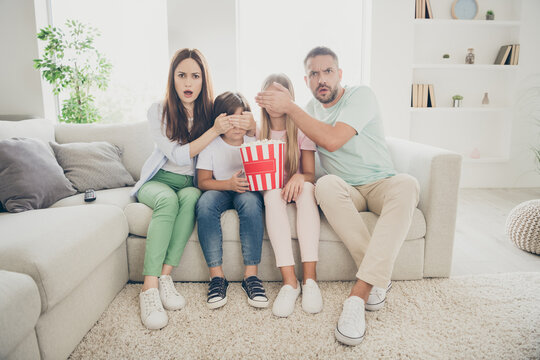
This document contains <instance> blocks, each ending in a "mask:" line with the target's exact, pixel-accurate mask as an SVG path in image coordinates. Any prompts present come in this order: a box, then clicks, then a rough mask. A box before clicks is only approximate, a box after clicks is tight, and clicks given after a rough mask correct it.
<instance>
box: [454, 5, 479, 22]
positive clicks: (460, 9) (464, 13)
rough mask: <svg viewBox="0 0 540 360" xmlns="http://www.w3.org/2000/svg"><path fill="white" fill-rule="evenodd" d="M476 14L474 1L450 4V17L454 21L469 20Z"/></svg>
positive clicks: (476, 9) (476, 6)
mask: <svg viewBox="0 0 540 360" xmlns="http://www.w3.org/2000/svg"><path fill="white" fill-rule="evenodd" d="M476 14H478V3H477V2H476V0H455V1H454V3H453V4H452V17H453V18H454V19H462V20H470V19H474V18H475V17H476Z"/></svg>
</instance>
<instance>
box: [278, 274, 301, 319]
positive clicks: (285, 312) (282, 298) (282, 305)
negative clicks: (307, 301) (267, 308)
mask: <svg viewBox="0 0 540 360" xmlns="http://www.w3.org/2000/svg"><path fill="white" fill-rule="evenodd" d="M298 295H300V283H299V282H298V280H297V281H296V289H295V288H293V287H292V286H291V285H283V286H282V287H281V289H280V290H279V293H278V296H277V297H276V300H274V305H272V313H273V314H274V315H275V316H278V317H287V316H289V315H291V314H292V313H293V311H294V305H295V304H296V299H297V298H298Z"/></svg>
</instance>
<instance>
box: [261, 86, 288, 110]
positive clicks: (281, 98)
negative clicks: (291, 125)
mask: <svg viewBox="0 0 540 360" xmlns="http://www.w3.org/2000/svg"><path fill="white" fill-rule="evenodd" d="M272 85H274V86H275V87H276V88H277V91H276V90H266V91H261V92H260V93H258V94H257V96H255V101H256V102H257V104H258V105H259V106H260V107H262V108H265V109H266V110H270V111H273V112H276V113H283V114H288V113H289V112H290V108H291V104H293V101H292V96H291V93H290V92H289V90H287V88H286V87H284V86H283V85H281V84H279V83H277V82H273V83H272Z"/></svg>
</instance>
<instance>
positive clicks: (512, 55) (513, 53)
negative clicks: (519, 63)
mask: <svg viewBox="0 0 540 360" xmlns="http://www.w3.org/2000/svg"><path fill="white" fill-rule="evenodd" d="M511 46H512V50H510V56H509V58H510V63H509V64H508V65H516V64H515V61H516V45H515V44H514V45H511Z"/></svg>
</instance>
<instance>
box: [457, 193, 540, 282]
mask: <svg viewBox="0 0 540 360" xmlns="http://www.w3.org/2000/svg"><path fill="white" fill-rule="evenodd" d="M533 199H540V188H530V189H461V190H460V194H459V203H458V213H457V224H456V237H455V242H454V254H453V260H452V273H451V274H452V276H459V275H472V274H490V273H505V272H519V271H540V255H535V254H531V253H528V252H525V251H523V250H520V249H519V248H517V247H516V246H515V245H514V244H513V243H512V242H511V241H510V239H509V238H508V236H507V235H506V233H505V224H506V218H507V217H508V214H509V213H510V211H511V210H512V209H513V208H514V207H515V206H516V205H518V204H520V203H521V202H523V201H527V200H533Z"/></svg>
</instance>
